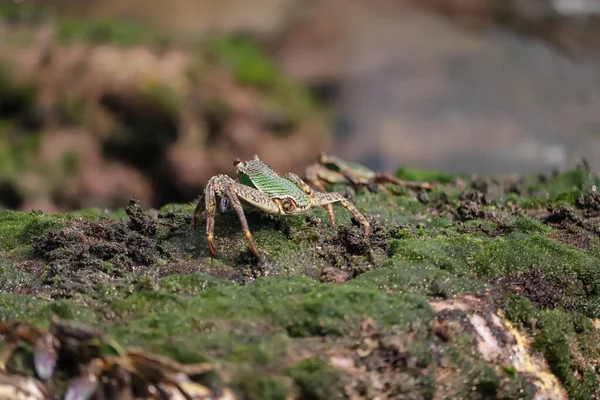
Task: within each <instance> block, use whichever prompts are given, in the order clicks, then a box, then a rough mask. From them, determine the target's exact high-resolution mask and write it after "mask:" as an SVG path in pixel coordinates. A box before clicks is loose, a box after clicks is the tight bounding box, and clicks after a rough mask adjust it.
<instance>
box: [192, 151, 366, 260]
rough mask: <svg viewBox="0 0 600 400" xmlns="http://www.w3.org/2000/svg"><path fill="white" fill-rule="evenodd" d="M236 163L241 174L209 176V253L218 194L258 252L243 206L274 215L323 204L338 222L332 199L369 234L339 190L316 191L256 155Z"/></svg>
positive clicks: (196, 213)
mask: <svg viewBox="0 0 600 400" xmlns="http://www.w3.org/2000/svg"><path fill="white" fill-rule="evenodd" d="M233 165H234V166H235V167H236V169H237V174H238V178H237V179H236V180H234V179H232V178H231V177H229V176H227V175H216V176H213V177H212V178H210V180H209V181H208V183H207V184H206V188H205V189H204V207H205V209H206V238H207V241H208V247H209V250H210V254H211V255H212V256H214V255H215V247H214V243H213V239H214V224H215V222H214V220H215V212H216V208H217V196H218V197H220V198H221V199H226V201H225V203H223V202H221V205H220V208H221V211H223V210H224V208H226V207H227V204H230V205H231V207H232V208H233V209H234V210H235V212H236V213H237V216H238V218H239V220H240V224H241V225H242V230H243V232H244V235H245V236H246V239H247V240H248V243H249V244H250V249H251V251H252V253H254V255H256V256H258V250H257V248H256V245H255V244H254V240H253V239H252V234H251V233H250V229H249V228H248V222H247V221H246V216H245V215H244V210H243V207H244V206H246V207H250V208H255V209H258V210H259V211H262V212H264V213H266V214H271V215H284V216H286V215H298V214H305V213H308V212H309V211H310V210H311V208H313V207H318V206H321V207H324V208H325V210H326V211H327V214H328V216H329V221H330V223H331V225H335V217H334V215H333V208H332V206H331V205H332V203H337V202H339V203H340V204H341V205H342V206H344V207H345V208H346V209H347V210H348V211H349V212H350V213H351V214H352V215H353V216H354V218H355V219H356V221H358V222H359V223H360V224H361V225H362V226H363V230H364V234H365V235H366V236H368V235H369V234H370V233H371V225H370V224H369V222H368V221H367V219H366V218H365V217H364V216H363V215H362V214H361V213H360V211H358V209H357V208H356V207H355V206H354V205H353V204H352V203H350V202H349V201H348V200H346V199H345V198H344V197H343V196H342V195H341V194H339V193H321V192H317V191H314V190H313V189H312V188H311V187H310V186H308V185H307V184H306V183H305V182H304V181H302V179H300V177H299V176H298V175H296V174H293V173H287V174H285V175H280V174H278V173H277V172H276V171H275V170H274V169H273V168H271V167H270V166H269V165H267V164H265V163H264V162H263V161H262V160H260V159H259V158H258V155H255V156H254V157H253V158H252V159H251V160H249V161H244V162H242V161H240V159H238V158H236V159H235V160H234V161H233ZM202 207H203V205H202V203H201V202H199V203H198V205H197V206H196V209H195V210H194V216H193V219H192V225H193V227H194V229H195V228H196V227H197V226H198V221H199V216H200V213H201V210H202Z"/></svg>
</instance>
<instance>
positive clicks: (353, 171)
mask: <svg viewBox="0 0 600 400" xmlns="http://www.w3.org/2000/svg"><path fill="white" fill-rule="evenodd" d="M305 177H306V181H307V182H308V183H310V184H311V185H313V186H314V187H315V188H317V189H318V190H320V191H322V192H325V186H324V183H349V184H351V185H353V186H361V185H364V186H367V187H368V188H369V189H370V190H371V191H376V190H377V189H381V190H384V191H386V192H388V193H389V191H388V190H387V188H386V187H385V186H384V185H383V184H386V183H388V184H394V185H399V186H402V187H405V188H409V189H419V190H432V189H433V187H434V186H433V185H432V184H431V183H427V182H413V181H405V180H401V179H398V178H396V177H395V176H393V175H391V174H388V173H381V172H375V171H373V170H371V169H369V168H367V167H365V166H364V165H360V164H357V163H354V162H350V161H346V160H343V159H341V158H339V157H336V156H332V155H328V154H326V153H321V155H320V156H319V160H318V162H316V163H314V164H311V165H309V166H308V167H306V171H305Z"/></svg>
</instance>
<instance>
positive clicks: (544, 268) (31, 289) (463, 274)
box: [0, 167, 600, 399]
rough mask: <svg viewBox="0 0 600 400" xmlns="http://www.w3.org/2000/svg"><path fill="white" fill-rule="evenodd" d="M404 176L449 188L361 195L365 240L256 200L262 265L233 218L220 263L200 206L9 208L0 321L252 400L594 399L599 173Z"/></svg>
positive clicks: (222, 240)
mask: <svg viewBox="0 0 600 400" xmlns="http://www.w3.org/2000/svg"><path fill="white" fill-rule="evenodd" d="M398 175H399V176H400V177H402V178H405V179H413V180H425V181H430V182H437V188H436V189H434V190H433V191H431V192H428V193H425V192H422V193H417V192H414V191H412V190H407V189H403V188H400V187H394V186H391V187H390V188H389V189H390V191H391V192H392V194H391V195H390V194H386V193H384V192H378V193H371V192H370V191H369V190H367V189H366V188H357V189H356V190H355V191H351V192H348V193H349V196H350V198H351V200H352V201H353V202H354V203H355V204H356V205H357V207H358V208H359V209H360V210H361V211H362V212H364V214H365V215H367V218H368V220H369V221H370V222H371V224H372V226H373V234H372V235H371V236H370V237H368V238H366V237H364V236H363V234H362V231H361V228H360V227H359V226H357V225H356V224H355V223H354V222H353V221H352V220H351V219H350V215H349V214H348V213H347V212H346V211H345V210H344V209H343V208H342V207H340V206H338V205H336V206H335V207H334V209H335V213H336V216H337V222H338V225H337V226H335V227H332V226H330V225H329V223H328V222H326V221H328V219H327V215H326V212H325V210H323V209H321V208H317V209H315V210H314V214H315V216H316V217H318V219H320V221H322V222H319V220H317V219H315V218H305V217H289V218H283V219H280V218H268V217H266V216H263V215H261V214H256V213H251V212H248V213H247V217H248V222H249V225H250V229H251V231H252V233H253V235H254V238H255V241H256V244H257V246H258V248H259V250H260V253H261V256H260V258H259V259H257V258H255V257H254V256H253V255H252V254H251V253H250V252H249V250H248V245H247V242H246V240H245V238H244V236H243V235H242V233H241V231H240V228H239V223H238V222H237V217H236V215H235V214H234V213H232V212H227V213H225V214H218V215H217V218H216V231H215V244H216V250H217V257H216V258H211V257H210V256H209V253H208V248H207V246H206V241H205V235H204V232H203V229H199V230H198V231H194V230H193V229H192V228H191V226H190V224H191V213H192V211H193V205H178V204H171V205H168V206H165V207H163V208H162V209H161V210H158V211H156V210H144V209H143V208H141V207H140V205H139V203H138V202H137V201H136V200H135V199H131V201H130V202H129V205H128V206H127V207H126V208H125V209H124V210H123V209H121V210H115V211H114V212H111V213H108V214H107V213H105V212H102V211H100V210H94V209H90V210H82V211H79V212H73V213H69V214H55V215H50V214H48V215H46V214H42V213H39V212H37V213H36V212H31V213H23V212H17V211H0V284H1V287H2V293H0V320H7V319H18V320H24V321H27V322H30V323H33V324H35V325H36V326H39V327H45V326H47V324H48V319H49V317H50V315H53V314H56V315H58V316H60V317H62V318H67V319H73V320H76V321H79V322H84V323H87V324H90V325H92V326H94V327H98V328H100V329H101V330H103V331H104V332H105V333H106V334H107V335H109V336H111V337H113V338H115V339H116V340H118V341H119V342H120V343H122V344H123V345H127V346H138V347H142V348H144V349H146V350H148V351H153V352H157V353H159V354H164V355H168V356H170V357H173V358H174V359H176V360H177V361H180V362H182V363H190V362H201V361H203V360H209V361H211V362H213V363H214V364H215V366H216V367H217V370H218V374H219V377H220V379H219V380H218V381H215V383H214V384H215V385H220V384H221V383H223V384H226V385H227V386H228V387H230V388H231V389H232V390H233V392H234V393H235V395H236V397H237V398H241V399H289V398H297V399H336V398H347V399H373V398H381V399H398V398H407V399H408V398H410V399H446V398H475V399H477V398H486V399H490V398H493V399H566V398H570V399H590V398H596V397H598V396H599V395H600V389H599V385H598V376H597V372H596V371H597V370H598V368H599V365H598V358H597V354H598V352H599V351H600V344H599V343H600V341H599V338H600V336H599V335H600V329H599V326H600V325H599V324H598V319H599V317H600V314H599V310H600V280H599V278H598V277H599V276H600V273H599V272H600V271H599V270H598V268H599V265H600V239H599V238H598V234H599V232H600V228H599V226H600V225H599V222H598V221H599V218H600V209H599V208H598V203H599V201H598V194H597V187H598V185H599V184H600V177H599V176H598V174H596V173H592V172H591V171H589V170H587V169H585V168H584V167H580V168H578V169H574V170H571V171H568V172H566V173H563V174H557V175H553V176H525V177H521V178H518V177H468V176H460V177H459V176H452V175H448V174H445V173H438V172H432V171H417V170H406V169H399V170H398ZM330 189H331V190H338V191H341V192H345V191H346V189H347V188H345V187H344V186H343V185H335V186H334V187H331V188H330ZM466 210H468V212H467V211H466ZM200 222H201V225H202V224H203V223H204V218H203V217H201V221H200ZM31 363H32V358H31V351H30V350H28V349H27V348H26V347H23V348H19V350H18V352H17V356H16V357H15V359H14V362H11V363H9V364H8V367H9V372H11V373H21V374H24V375H29V376H31V374H32V369H31V368H32V364H31ZM66 378H68V375H65V374H62V375H61V374H59V375H57V377H56V378H55V380H56V381H55V382H54V383H55V384H53V385H52V388H54V389H53V390H58V391H59V392H60V388H61V387H64V382H62V381H61V380H64V379H66ZM218 382H221V383H218Z"/></svg>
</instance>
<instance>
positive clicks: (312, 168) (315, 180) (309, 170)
mask: <svg viewBox="0 0 600 400" xmlns="http://www.w3.org/2000/svg"><path fill="white" fill-rule="evenodd" d="M323 168H324V167H323V166H322V165H321V164H312V165H309V166H308V167H306V171H305V175H306V180H307V181H308V182H310V183H311V184H312V185H313V186H314V187H316V188H317V190H320V191H321V192H326V191H327V190H326V189H325V186H323V183H322V180H321V178H320V177H319V172H321V171H322V170H323ZM290 174H291V173H290ZM290 174H288V175H290ZM292 175H295V176H296V177H298V176H297V175H296V174H292ZM298 179H299V180H300V182H302V184H304V185H306V186H308V185H307V184H306V183H305V182H304V181H303V180H302V179H300V178H299V177H298ZM309 189H310V186H309ZM307 193H308V192H307Z"/></svg>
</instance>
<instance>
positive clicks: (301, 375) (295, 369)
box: [286, 358, 345, 400]
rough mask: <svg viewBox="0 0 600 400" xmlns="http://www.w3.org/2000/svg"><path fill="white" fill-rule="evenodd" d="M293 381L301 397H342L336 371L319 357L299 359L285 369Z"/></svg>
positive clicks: (339, 380)
mask: <svg viewBox="0 0 600 400" xmlns="http://www.w3.org/2000/svg"><path fill="white" fill-rule="evenodd" d="M286 373H287V375H289V376H290V377H291V378H292V379H293V380H294V382H295V384H296V386H297V387H298V389H299V392H300V398H302V399H315V400H318V399H322V400H330V399H344V398H345V395H344V392H343V387H342V382H341V379H340V378H339V376H338V373H337V372H336V371H335V370H333V369H332V368H331V367H330V366H329V365H327V364H326V363H325V362H323V361H322V360H321V359H319V358H310V359H306V360H303V361H299V362H297V363H296V364H294V365H292V366H290V367H289V368H287V370H286Z"/></svg>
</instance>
